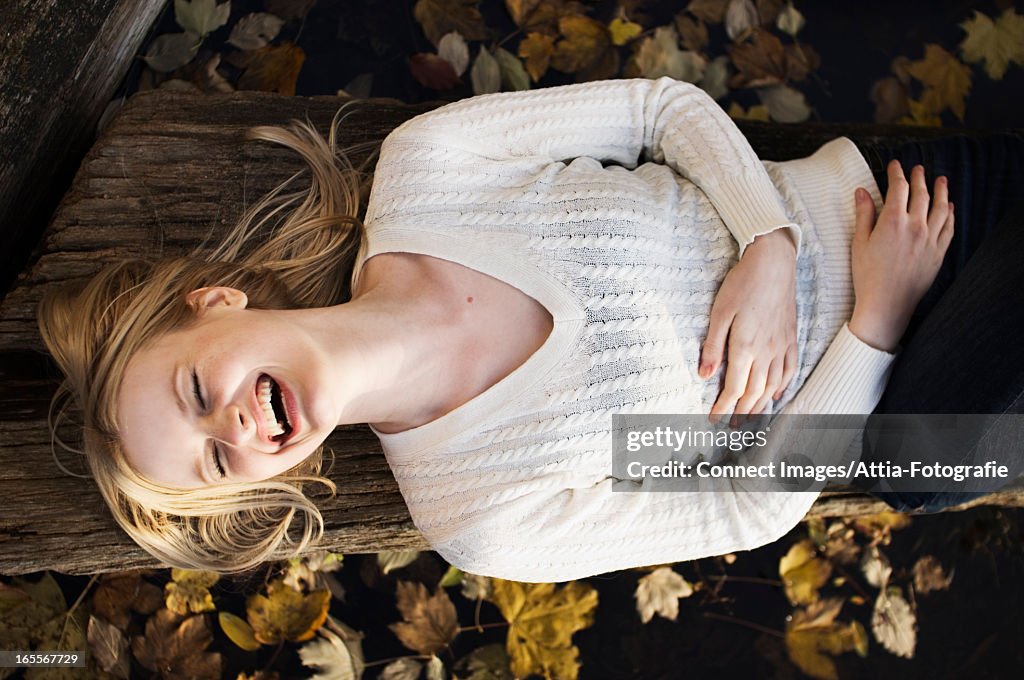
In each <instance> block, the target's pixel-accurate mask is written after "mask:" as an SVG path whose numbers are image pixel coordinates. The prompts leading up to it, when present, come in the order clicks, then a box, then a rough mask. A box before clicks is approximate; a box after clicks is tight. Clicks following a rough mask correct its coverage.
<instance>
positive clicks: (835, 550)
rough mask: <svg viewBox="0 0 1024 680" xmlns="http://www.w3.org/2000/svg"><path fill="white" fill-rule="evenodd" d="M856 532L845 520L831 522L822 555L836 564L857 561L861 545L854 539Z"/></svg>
mask: <svg viewBox="0 0 1024 680" xmlns="http://www.w3.org/2000/svg"><path fill="white" fill-rule="evenodd" d="M856 535H857V532H856V531H854V530H853V529H852V528H850V527H849V526H847V524H846V522H843V521H838V522H832V524H830V525H829V527H828V531H827V533H826V537H825V546H824V556H825V558H826V559H828V560H830V561H832V562H835V563H837V564H852V563H854V562H856V561H857V558H858V556H859V555H860V551H861V547H860V545H859V544H858V543H857V541H856V540H854V538H855V536H856Z"/></svg>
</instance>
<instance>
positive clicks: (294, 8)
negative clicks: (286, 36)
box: [263, 0, 316, 21]
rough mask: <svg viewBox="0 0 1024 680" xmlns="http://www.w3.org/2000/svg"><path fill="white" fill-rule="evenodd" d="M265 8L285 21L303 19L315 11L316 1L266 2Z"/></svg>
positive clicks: (289, 0) (281, 0) (283, 0)
mask: <svg viewBox="0 0 1024 680" xmlns="http://www.w3.org/2000/svg"><path fill="white" fill-rule="evenodd" d="M263 4H264V6H265V7H266V8H267V11H268V12H270V13H271V14H275V15H277V16H279V17H281V18H282V19H284V20H285V21H291V20H292V19H301V18H302V17H304V16H306V15H307V14H309V10H311V9H313V5H315V4H316V0H264V3H263Z"/></svg>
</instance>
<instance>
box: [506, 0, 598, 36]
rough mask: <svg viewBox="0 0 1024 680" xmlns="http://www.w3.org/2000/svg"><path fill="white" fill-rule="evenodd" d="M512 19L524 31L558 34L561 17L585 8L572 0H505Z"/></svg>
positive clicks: (582, 11)
mask: <svg viewBox="0 0 1024 680" xmlns="http://www.w3.org/2000/svg"><path fill="white" fill-rule="evenodd" d="M505 8H506V9H507V10H508V13H509V15H510V16H511V17H512V21H514V22H515V24H516V26H518V27H519V28H520V29H522V30H523V31H524V32H528V33H530V32H538V33H547V34H549V35H553V36H554V35H558V21H559V19H561V18H562V17H566V16H571V15H575V14H583V13H584V12H585V11H586V9H585V8H584V7H583V5H582V4H580V3H579V2H575V1H573V0H505Z"/></svg>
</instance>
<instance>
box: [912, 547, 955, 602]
mask: <svg viewBox="0 0 1024 680" xmlns="http://www.w3.org/2000/svg"><path fill="white" fill-rule="evenodd" d="M952 582H953V572H952V571H951V572H949V574H948V575H946V573H945V572H944V571H943V569H942V565H941V564H940V563H939V561H938V560H937V559H935V556H934V555H923V556H922V557H920V558H919V559H918V560H917V562H914V590H915V591H916V592H918V593H921V594H922V595H923V594H925V593H930V592H932V591H933V590H946V589H947V588H949V584H950V583H952Z"/></svg>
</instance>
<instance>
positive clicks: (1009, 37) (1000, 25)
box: [960, 7, 1024, 80]
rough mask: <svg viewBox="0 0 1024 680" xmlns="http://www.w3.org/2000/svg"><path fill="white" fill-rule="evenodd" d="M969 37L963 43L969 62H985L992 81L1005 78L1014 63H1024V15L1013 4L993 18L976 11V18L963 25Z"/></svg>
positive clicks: (1022, 64) (965, 57) (963, 51)
mask: <svg viewBox="0 0 1024 680" xmlns="http://www.w3.org/2000/svg"><path fill="white" fill-rule="evenodd" d="M960 28H962V29H964V32H965V33H966V34H967V37H966V38H964V41H963V42H962V43H961V44H960V50H961V52H962V53H963V55H964V59H965V60H966V61H969V62H971V63H972V64H975V63H978V62H980V61H984V62H985V73H987V74H988V77H989V78H991V79H992V80H1002V79H1003V75H1004V74H1005V73H1006V69H1007V67H1008V66H1009V65H1010V62H1011V61H1012V62H1013V63H1015V64H1017V65H1018V66H1024V16H1021V15H1019V14H1017V12H1015V11H1014V9H1013V7H1008V8H1007V9H1005V10H1003V13H1002V14H1001V15H999V18H998V19H996V20H995V21H992V19H991V18H989V17H988V16H987V15H985V14H982V13H981V12H979V11H978V10H974V18H972V19H968V20H967V21H965V22H963V23H962V24H960Z"/></svg>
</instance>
